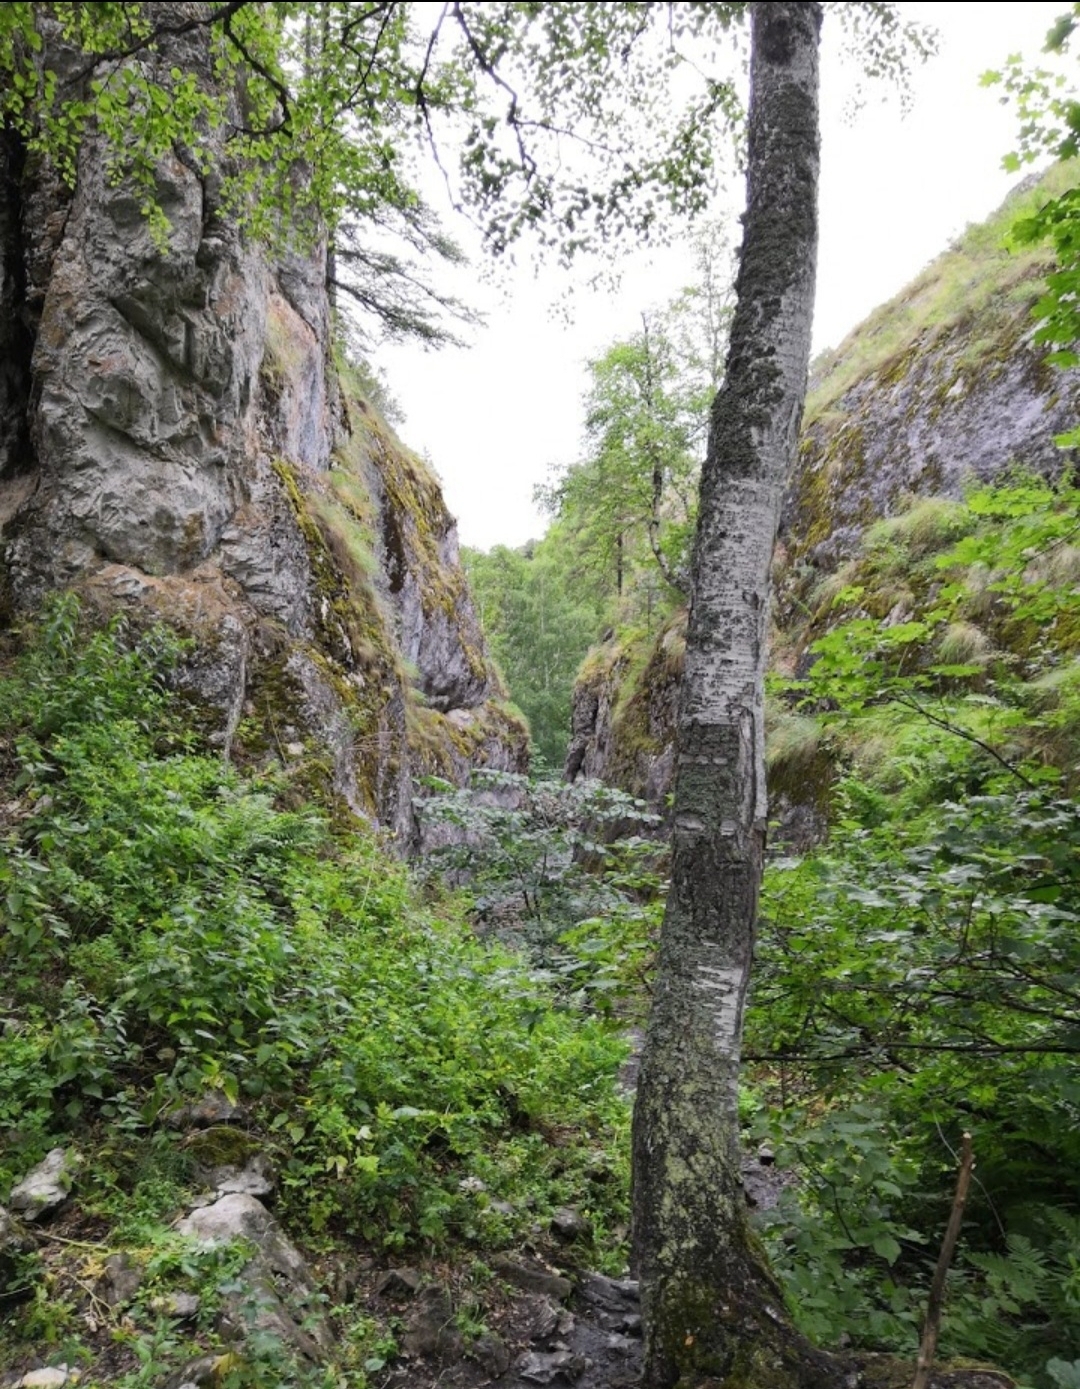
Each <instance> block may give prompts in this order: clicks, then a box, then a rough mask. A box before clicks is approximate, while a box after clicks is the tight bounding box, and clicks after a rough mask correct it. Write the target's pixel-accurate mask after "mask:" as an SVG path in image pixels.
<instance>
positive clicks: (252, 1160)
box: [184, 1124, 277, 1196]
mask: <svg viewBox="0 0 1080 1389" xmlns="http://www.w3.org/2000/svg"><path fill="white" fill-rule="evenodd" d="M184 1147H185V1148H186V1149H187V1151H188V1152H189V1153H190V1155H191V1158H192V1160H193V1162H194V1165H195V1175H196V1177H197V1178H198V1179H199V1181H200V1182H202V1183H203V1184H204V1186H208V1187H210V1188H212V1189H213V1190H214V1191H216V1192H217V1193H218V1195H219V1196H227V1195H229V1194H230V1193H238V1194H240V1195H245V1196H269V1195H270V1194H271V1192H272V1191H273V1190H274V1187H275V1185H276V1183H277V1177H276V1174H275V1172H274V1169H273V1165H272V1164H271V1162H270V1159H269V1157H267V1155H266V1154H265V1153H264V1152H262V1151H261V1149H260V1147H259V1144H258V1141H257V1140H256V1139H254V1138H252V1137H251V1135H250V1134H247V1133H244V1132H243V1130H242V1129H237V1128H232V1127H230V1126H229V1125H227V1124H214V1125H212V1126H211V1127H210V1128H208V1129H201V1130H199V1131H198V1132H196V1133H192V1134H190V1135H189V1136H188V1137H187V1138H186V1139H185V1141H184Z"/></svg>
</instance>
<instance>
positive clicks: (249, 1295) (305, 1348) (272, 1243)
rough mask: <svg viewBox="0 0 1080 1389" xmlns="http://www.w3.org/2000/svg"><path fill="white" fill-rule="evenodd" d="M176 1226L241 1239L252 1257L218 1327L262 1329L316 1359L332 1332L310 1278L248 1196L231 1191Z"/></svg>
mask: <svg viewBox="0 0 1080 1389" xmlns="http://www.w3.org/2000/svg"><path fill="white" fill-rule="evenodd" d="M177 1230H178V1231H179V1233H180V1234H182V1235H187V1236H189V1237H190V1238H192V1239H194V1240H196V1241H197V1242H198V1243H199V1244H202V1245H206V1246H210V1245H216V1244H229V1243H231V1242H232V1241H234V1240H240V1239H242V1240H247V1241H249V1242H250V1243H252V1244H253V1245H254V1246H255V1248H256V1253H255V1256H254V1258H252V1259H251V1261H250V1262H249V1263H248V1264H247V1266H246V1267H245V1268H244V1270H243V1272H242V1273H241V1275H240V1282H241V1284H242V1286H241V1288H240V1289H239V1290H238V1291H237V1292H235V1293H230V1294H229V1295H228V1297H227V1298H226V1300H225V1313H224V1317H223V1329H224V1330H226V1331H231V1332H232V1334H233V1335H234V1336H235V1337H236V1339H237V1340H242V1339H243V1338H244V1337H245V1335H246V1334H247V1333H248V1332H249V1331H257V1332H264V1333H267V1334H269V1335H270V1336H273V1337H276V1338H277V1339H279V1340H281V1341H283V1342H286V1343H287V1344H289V1345H291V1346H294V1347H295V1348H296V1349H297V1350H298V1351H299V1352H300V1353H301V1354H302V1355H304V1356H306V1357H307V1358H308V1359H309V1360H314V1361H318V1360H319V1359H320V1357H321V1354H322V1353H323V1352H328V1351H330V1350H331V1349H332V1348H333V1345H334V1337H333V1334H332V1332H331V1330H330V1326H329V1323H328V1322H327V1320H326V1317H325V1315H324V1314H323V1311H322V1309H321V1307H320V1304H319V1301H318V1298H317V1295H316V1290H315V1284H314V1281H313V1279H312V1277H311V1274H310V1272H309V1271H308V1267H307V1265H306V1264H305V1263H304V1260H303V1258H302V1257H301V1255H300V1253H299V1251H298V1250H297V1249H296V1248H295V1247H294V1246H293V1245H292V1244H291V1243H290V1242H289V1240H288V1239H287V1238H286V1237H285V1234H284V1232H283V1231H282V1229H281V1226H280V1225H279V1224H278V1223H277V1221H276V1220H275V1219H274V1217H273V1216H272V1215H271V1214H270V1212H269V1211H268V1210H267V1209H266V1207H265V1206H264V1205H263V1204H262V1203H261V1202H260V1201H257V1200H256V1199H255V1197H254V1196H248V1195H245V1194H244V1193H242V1192H233V1193H230V1194H229V1195H228V1196H222V1197H221V1198H220V1200H218V1201H215V1202H214V1204H213V1205H212V1206H203V1207H202V1208H201V1209H199V1210H194V1211H192V1212H191V1214H190V1215H189V1216H187V1217H186V1219H184V1220H182V1221H180V1223H179V1225H178V1226H177Z"/></svg>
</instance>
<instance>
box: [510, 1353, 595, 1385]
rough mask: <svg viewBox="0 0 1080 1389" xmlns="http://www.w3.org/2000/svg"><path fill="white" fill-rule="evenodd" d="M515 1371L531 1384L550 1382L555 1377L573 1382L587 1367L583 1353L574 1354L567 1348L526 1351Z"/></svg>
mask: <svg viewBox="0 0 1080 1389" xmlns="http://www.w3.org/2000/svg"><path fill="white" fill-rule="evenodd" d="M515 1368H516V1370H517V1373H518V1374H519V1375H520V1376H521V1378H522V1379H527V1380H528V1381H529V1382H530V1383H531V1384H551V1383H552V1382H553V1381H554V1380H556V1379H562V1380H566V1381H567V1382H568V1383H571V1384H572V1383H573V1382H574V1380H576V1379H580V1378H581V1376H582V1375H583V1374H584V1373H585V1371H586V1370H587V1369H588V1368H589V1362H588V1361H587V1360H586V1359H585V1357H584V1356H583V1355H574V1354H573V1353H572V1352H571V1351H568V1350H557V1351H553V1352H552V1353H551V1354H550V1355H541V1354H540V1353H539V1352H538V1351H535V1350H530V1351H527V1352H526V1353H525V1354H524V1355H523V1356H522V1357H521V1359H520V1360H519V1361H518V1363H517V1365H516V1367H515Z"/></svg>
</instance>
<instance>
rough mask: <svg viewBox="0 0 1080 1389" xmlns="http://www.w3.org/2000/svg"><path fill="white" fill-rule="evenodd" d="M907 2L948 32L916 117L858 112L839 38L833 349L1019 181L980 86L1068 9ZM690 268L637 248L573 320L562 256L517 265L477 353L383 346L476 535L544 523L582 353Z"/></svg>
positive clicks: (826, 204) (829, 160) (623, 329)
mask: <svg viewBox="0 0 1080 1389" xmlns="http://www.w3.org/2000/svg"><path fill="white" fill-rule="evenodd" d="M901 8H902V9H904V10H905V11H907V12H908V13H909V14H911V15H913V16H915V17H918V18H919V19H922V20H925V21H927V22H929V23H932V24H935V25H936V26H937V27H938V30H939V32H940V51H939V53H938V55H937V57H935V58H933V59H931V60H930V62H929V63H928V64H927V65H926V66H925V68H923V69H921V70H920V71H919V72H918V73H917V74H916V77H915V82H914V88H915V101H914V105H913V108H912V110H911V111H910V113H909V114H908V115H907V116H906V117H904V116H902V114H901V111H900V105H899V101H898V100H897V99H896V98H895V97H893V98H891V99H890V100H888V101H887V102H883V103H880V104H871V105H868V106H866V107H864V108H863V109H862V111H861V112H859V114H858V116H857V118H856V119H855V121H854V122H850V121H845V119H844V110H843V108H844V105H845V99H844V93H845V91H847V90H849V86H850V84H849V79H848V78H846V77H845V76H844V74H843V73H842V72H840V71H839V64H838V60H837V59H836V57H835V54H833V53H831V52H830V50H829V46H828V43H827V42H826V47H825V51H824V56H823V73H822V91H823V97H822V126H823V136H822V178H821V242H820V261H819V269H818V294H817V312H816V318H815V329H814V345H815V351H818V350H820V349H821V348H823V347H827V346H835V345H836V344H837V343H838V342H839V341H840V339H841V338H842V337H843V336H844V335H845V334H846V333H847V332H848V330H849V329H851V328H853V327H854V326H855V325H856V324H857V323H858V322H860V321H861V319H863V318H864V317H865V316H866V314H868V313H869V312H870V310H871V309H873V308H874V307H875V306H876V305H877V304H879V303H881V302H883V301H884V300H886V299H889V298H890V297H891V296H892V295H894V294H895V293H896V292H897V291H898V290H899V289H901V288H902V287H903V286H904V285H905V284H906V283H907V282H908V281H909V280H911V279H913V278H914V276H915V275H916V274H917V273H918V272H919V270H921V269H922V267H923V266H924V265H925V264H926V263H927V262H928V261H930V260H932V259H933V258H934V257H935V256H936V255H938V254H939V253H940V252H941V251H943V250H944V249H945V248H946V247H947V246H948V244H949V242H950V241H951V240H952V239H953V238H954V237H955V236H956V235H957V234H958V233H959V232H961V231H962V230H963V229H964V227H965V226H966V225H967V224H968V223H969V222H976V221H980V220H981V219H982V218H984V217H985V216H986V215H987V214H988V213H990V212H991V211H992V210H993V209H994V208H995V207H996V206H997V205H998V204H999V203H1000V202H1001V201H1002V199H1003V198H1004V197H1005V194H1006V193H1007V192H1008V190H1009V188H1010V187H1011V186H1012V184H1013V183H1015V182H1016V178H1015V177H1010V176H1008V175H1006V174H1005V173H1003V172H1002V169H1001V159H1002V156H1003V155H1004V154H1005V152H1006V151H1007V150H1009V149H1011V148H1013V146H1014V144H1015V132H1016V121H1015V117H1014V115H1013V114H1012V112H1011V111H1009V110H1007V109H1005V108H1003V107H1002V106H1001V105H1000V103H999V95H998V93H997V92H996V91H995V90H993V89H989V90H988V89H985V88H981V87H980V86H979V81H978V79H979V75H980V73H982V72H984V71H985V70H986V69H987V68H996V67H1000V66H1001V64H1002V63H1003V62H1004V60H1005V58H1006V57H1007V56H1008V55H1009V54H1010V53H1013V52H1023V53H1024V54H1025V56H1027V57H1030V58H1035V57H1036V56H1037V55H1038V54H1039V50H1040V49H1041V47H1042V43H1043V40H1044V37H1045V35H1046V32H1047V30H1048V29H1049V28H1050V25H1051V24H1052V22H1053V20H1054V19H1055V18H1056V16H1057V15H1058V14H1060V13H1061V12H1062V10H1063V9H1065V8H1067V7H1066V6H1065V5H1064V4H1063V3H1062V0H1050V3H1031V2H1030V0H1028V2H1027V3H1023V4H1012V3H981V4H971V3H919V4H905V5H903V6H902V7H901ZM735 211H736V212H737V211H738V209H735ZM448 229H449V230H451V231H454V232H455V234H460V235H461V239H462V240H463V241H464V240H465V235H464V234H463V233H462V232H461V229H454V228H453V227H448ZM691 269H692V266H691V262H690V257H689V255H688V253H687V252H686V250H685V249H682V250H676V249H672V250H669V251H668V252H667V253H665V254H663V255H658V256H656V257H655V258H653V259H651V260H647V259H646V258H645V257H644V256H643V255H642V254H640V253H638V254H637V255H635V256H632V257H628V260H627V264H626V270H625V273H624V277H623V281H622V284H621V287H620V289H619V291H618V293H617V294H615V295H612V294H610V293H608V294H605V293H603V292H593V291H590V290H588V289H587V288H585V287H584V286H583V285H577V286H575V287H574V289H573V293H572V309H573V320H572V321H571V322H569V323H568V322H566V321H565V318H564V316H563V315H562V314H560V313H559V312H558V310H559V308H560V305H562V306H565V302H566V290H567V279H566V276H565V274H560V272H559V271H558V270H557V269H556V268H554V267H550V268H546V269H545V268H541V270H540V271H539V272H537V273H534V272H533V270H532V268H531V267H520V268H519V270H518V271H517V272H516V274H515V275H514V276H513V277H512V279H511V280H510V281H509V282H508V283H507V284H506V285H505V286H504V288H503V290H502V291H501V292H500V291H499V290H497V289H496V288H495V287H494V286H493V285H491V284H488V283H481V282H479V278H478V282H477V284H476V286H475V295H473V296H470V297H471V299H472V302H473V303H474V304H476V306H477V307H480V308H481V309H482V310H483V311H484V312H485V313H486V315H487V325H486V327H484V328H481V329H478V330H474V331H473V332H472V333H471V334H470V337H471V340H472V344H471V346H470V347H468V348H463V349H454V348H448V349H444V350H442V351H440V352H436V353H430V352H424V351H422V350H420V349H418V348H413V347H384V348H383V349H381V350H380V351H379V352H378V354H377V355H376V358H375V361H376V365H377V366H379V367H380V368H381V369H382V370H383V371H384V372H385V374H386V376H387V378H388V382H389V385H390V389H391V391H392V393H393V395H394V396H395V397H396V399H397V400H398V402H399V403H400V405H401V406H402V408H403V410H404V412H405V422H404V424H403V425H402V426H401V427H400V430H399V432H400V433H401V435H402V437H403V438H404V440H405V441H406V443H408V444H409V445H410V446H411V447H412V448H414V449H416V450H418V451H419V452H422V453H424V454H425V455H426V456H427V457H428V458H429V460H430V461H431V462H432V463H433V465H434V466H435V468H436V470H437V471H438V473H439V475H440V477H441V478H442V481H443V488H444V492H445V495H446V499H447V504H448V505H449V507H450V510H451V511H452V512H453V513H454V515H455V516H457V518H458V521H459V527H460V534H461V539H462V541H463V542H464V543H465V544H467V545H473V546H477V547H479V548H482V549H487V548H489V547H490V546H492V545H496V544H504V545H520V544H522V543H524V541H526V540H528V539H529V538H530V537H537V536H539V535H540V534H542V532H543V530H544V526H545V524H546V522H545V519H544V518H543V517H542V516H541V515H540V514H539V513H538V512H537V511H536V509H535V508H534V506H533V504H532V491H533V487H534V486H535V485H536V483H538V482H543V481H544V480H545V479H546V478H547V477H548V474H549V468H550V465H551V464H566V463H570V462H573V461H574V460H575V459H576V458H577V457H578V455H579V449H580V434H581V426H582V408H581V400H582V396H583V394H584V392H585V390H586V387H587V377H586V371H585V362H586V361H587V359H588V358H589V357H593V356H596V355H598V354H599V353H600V352H601V351H602V350H603V349H604V348H605V347H606V346H607V345H608V344H609V343H610V342H612V341H613V340H614V339H616V338H617V337H619V336H620V335H623V334H627V333H630V332H632V331H634V329H635V328H636V326H637V325H638V324H639V322H640V313H641V310H642V309H645V308H649V307H652V306H654V305H659V304H662V303H664V302H665V301H666V300H667V299H669V298H670V297H672V295H674V294H675V293H677V292H678V290H679V289H680V288H682V286H683V285H684V284H685V283H686V282H687V281H688V280H689V279H690V278H691V273H690V272H691Z"/></svg>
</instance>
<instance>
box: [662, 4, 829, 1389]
mask: <svg viewBox="0 0 1080 1389" xmlns="http://www.w3.org/2000/svg"><path fill="white" fill-rule="evenodd" d="M821 11H822V7H821V5H820V4H816V3H769V4H754V5H753V6H752V7H751V16H752V18H751V23H752V55H751V97H750V114H749V155H748V167H747V211H746V216H745V219H744V223H745V235H744V241H743V247H742V252H741V258H740V268H739V276H738V282H737V286H736V292H737V303H736V308H735V316H734V321H733V324H732V332H731V342H730V347H729V351H728V361H727V370H726V374H725V379H724V384H723V386H722V388H721V389H720V391H719V392H718V394H717V396H716V399H715V402H714V405H713V410H712V419H711V429H710V436H709V447H708V455H707V458H706V462H705V467H704V470H703V473H702V480H701V505H700V511H699V518H698V531H697V538H696V541H695V548H694V561H693V573H692V584H693V589H692V599H691V610H690V619H689V628H688V634H687V647H686V670H685V674H684V677H683V685H682V692H681V706H680V716H679V730H678V742H677V764H676V781H675V804H674V831H673V867H672V886H671V893H670V896H669V901H668V908H667V914H666V918H665V921H664V929H663V935H662V939H661V946H660V957H659V962H658V969H657V980H656V989H655V994H654V1000H653V1010H652V1016H651V1018H650V1022H649V1030H648V1036H647V1040H646V1045H645V1054H644V1057H643V1061H642V1070H641V1078H640V1082H639V1088H638V1099H637V1107H636V1111H635V1116H634V1243H635V1257H636V1259H637V1263H638V1271H639V1273H640V1276H641V1279H642V1289H643V1297H644V1313H645V1329H646V1367H645V1383H646V1384H647V1385H648V1386H649V1389H667V1386H671V1385H674V1384H676V1383H679V1384H680V1385H686V1386H691V1385H698V1384H704V1383H713V1382H715V1383H718V1384H719V1383H722V1382H724V1383H726V1382H729V1381H730V1382H733V1383H738V1385H739V1386H740V1389H744V1386H745V1389H764V1387H765V1386H766V1385H767V1386H769V1389H784V1386H796V1385H798V1386H809V1385H818V1384H821V1385H823V1384H825V1383H827V1382H828V1378H827V1376H828V1369H827V1365H826V1362H825V1361H824V1360H823V1358H821V1357H819V1356H818V1355H816V1354H815V1353H814V1352H813V1351H812V1350H810V1348H809V1347H807V1346H806V1345H805V1343H803V1342H802V1341H801V1340H800V1338H799V1337H798V1336H797V1335H796V1334H795V1333H794V1332H793V1331H792V1329H791V1328H790V1326H789V1324H788V1322H787V1320H786V1317H785V1315H784V1311H783V1303H782V1299H781V1296H780V1292H779V1290H778V1288H777V1287H776V1285H775V1283H774V1281H773V1279H772V1277H771V1275H770V1274H769V1272H768V1269H767V1267H766V1266H765V1264H764V1262H763V1261H762V1259H761V1256H760V1255H759V1253H758V1252H757V1250H756V1248H755V1246H754V1244H753V1242H752V1240H751V1238H750V1236H749V1232H748V1230H747V1226H746V1218H745V1202H744V1197H743V1193H742V1188H741V1182H740V1177H739V1153H738V1111H737V1096H738V1079H739V1048H740V1039H741V1035H742V1022H743V1011H744V1007H745V1002H746V991H747V985H748V982H749V971H750V961H751V957H752V954H753V947H754V927H755V918H756V913H757V903H758V888H759V884H760V879H761V868H762V858H763V852H764V841H765V817H766V799H765V770H764V694H763V679H764V672H765V661H766V632H767V619H768V607H769V566H770V561H771V558H772V549H773V543H774V540H775V536H776V528H777V524H778V521H779V516H780V505H781V499H782V496H783V491H784V485H785V481H786V478H787V474H788V470H789V468H790V466H791V462H792V459H793V457H794V452H795V446H796V439H797V434H798V428H799V422H800V419H801V415H802V407H803V399H804V396H805V391H806V375H807V366H808V362H809V351H810V329H811V321H812V313H813V293H814V274H815V265H816V256H817V211H816V197H817V179H818V127H817V91H818V35H819V31H820V25H821Z"/></svg>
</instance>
